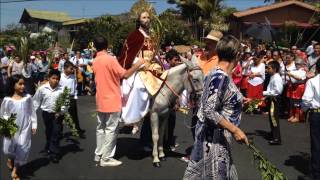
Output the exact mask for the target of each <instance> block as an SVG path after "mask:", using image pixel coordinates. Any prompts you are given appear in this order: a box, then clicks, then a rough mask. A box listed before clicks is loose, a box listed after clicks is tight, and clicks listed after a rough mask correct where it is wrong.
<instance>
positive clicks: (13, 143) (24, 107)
mask: <svg viewBox="0 0 320 180" xmlns="http://www.w3.org/2000/svg"><path fill="white" fill-rule="evenodd" d="M8 85H9V86H8V87H9V89H8V90H9V92H8V95H9V96H8V97H5V98H4V99H3V102H2V104H1V108H0V116H1V117H5V116H10V115H11V114H16V115H17V116H16V124H17V126H18V131H17V132H16V134H15V135H14V136H13V137H12V138H6V137H4V140H3V152H4V154H6V155H7V156H8V161H7V166H8V168H9V169H10V170H12V173H11V176H12V179H14V180H18V179H20V178H19V176H18V168H19V166H21V165H23V164H25V163H26V161H27V158H28V155H29V152H30V148H31V134H35V133H36V130H37V116H36V112H35V109H34V108H33V104H32V98H31V96H30V95H25V94H24V87H25V85H24V80H23V76H22V75H13V76H11V77H10V79H9V84H8Z"/></svg>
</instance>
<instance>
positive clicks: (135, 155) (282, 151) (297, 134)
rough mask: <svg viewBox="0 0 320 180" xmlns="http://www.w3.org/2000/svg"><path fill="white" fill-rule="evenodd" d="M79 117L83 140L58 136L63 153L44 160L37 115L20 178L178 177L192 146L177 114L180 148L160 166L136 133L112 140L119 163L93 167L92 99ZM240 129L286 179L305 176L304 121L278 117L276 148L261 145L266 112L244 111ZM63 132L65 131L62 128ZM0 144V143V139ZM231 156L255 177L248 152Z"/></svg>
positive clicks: (236, 148) (242, 175)
mask: <svg viewBox="0 0 320 180" xmlns="http://www.w3.org/2000/svg"><path fill="white" fill-rule="evenodd" d="M78 102H79V104H78V106H79V117H80V122H81V125H82V127H83V128H84V129H86V131H87V132H86V139H75V140H74V141H73V142H66V140H62V143H61V146H62V152H63V157H62V159H61V161H60V163H59V164H53V163H50V162H49V160H48V159H47V158H46V156H44V155H43V154H41V153H40V151H41V149H42V148H43V147H44V143H45V141H44V140H45V138H44V126H43V123H42V120H41V119H39V131H38V134H36V135H35V136H34V137H33V140H32V151H31V154H30V158H29V162H28V163H27V164H26V165H25V166H24V167H23V173H24V176H23V178H22V179H38V180H47V179H48V180H51V179H59V180H64V179H66V180H67V179H68V180H69V179H80V180H86V179H88V180H98V179H112V180H115V179H139V180H140V179H166V180H167V179H182V177H183V174H184V170H185V168H186V163H184V162H182V161H180V160H179V157H180V156H182V155H183V154H184V153H185V149H186V148H187V147H188V146H190V144H192V137H191V133H190V130H189V129H188V128H187V127H186V125H185V124H189V123H190V117H188V116H185V115H182V114H178V116H177V118H178V119H177V124H176V130H175V134H176V135H177V141H178V143H179V144H180V146H179V147H178V148H177V151H176V153H169V154H168V158H167V161H166V162H163V163H162V167H161V168H160V169H156V168H154V167H153V166H152V159H151V156H150V153H145V152H144V151H142V150H141V146H140V145H139V140H138V135H135V136H132V135H128V134H121V135H120V136H119V138H118V147H117V154H116V158H119V159H120V160H121V161H123V165H122V166H120V167H96V166H95V164H94V163H93V152H94V148H95V126H96V119H95V118H93V117H92V115H91V114H92V112H93V111H94V108H95V104H94V103H95V102H94V98H93V97H80V99H79V101H78ZM241 127H242V128H243V129H244V130H245V131H246V132H247V133H248V134H249V136H250V137H252V138H253V139H254V142H255V143H256V145H257V147H259V148H260V149H261V151H262V152H263V153H264V154H265V155H266V157H268V158H269V160H270V161H271V162H272V163H274V164H275V165H276V166H277V167H278V168H279V169H280V170H282V171H283V172H284V173H285V174H286V175H287V177H288V178H289V179H290V180H291V179H306V178H307V176H308V174H310V170H309V162H310V140H309V129H308V124H305V123H300V124H289V123H287V122H286V121H285V120H281V134H282V139H283V145H282V146H270V145H268V143H267V140H266V138H267V135H266V134H267V131H269V126H268V121H267V116H264V115H253V116H250V115H244V116H243V120H242V123H241ZM65 131H66V132H68V129H67V128H65ZM1 144H2V143H1ZM232 148H233V149H232V153H233V158H234V161H235V164H236V167H237V170H238V174H239V179H243V180H250V179H261V178H260V176H259V172H258V171H257V170H256V169H255V167H254V166H253V159H252V155H251V154H250V151H249V150H248V149H247V148H246V147H245V146H244V145H240V144H237V143H233V145H232ZM5 162H6V161H5V157H4V155H3V154H2V153H1V159H0V166H1V167H0V168H1V169H0V170H1V171H0V173H1V174H0V179H1V180H7V179H10V178H9V177H10V176H9V171H8V170H7V168H6V166H5Z"/></svg>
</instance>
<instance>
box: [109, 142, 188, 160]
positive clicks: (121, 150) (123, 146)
mask: <svg viewBox="0 0 320 180" xmlns="http://www.w3.org/2000/svg"><path fill="white" fill-rule="evenodd" d="M165 154H166V157H182V156H184V154H181V153H177V152H172V151H165ZM115 156H116V158H122V157H124V156H126V157H128V159H131V160H142V159H144V158H147V157H151V152H146V151H144V150H143V147H142V145H141V144H140V140H139V139H136V138H118V139H117V151H116V155H115Z"/></svg>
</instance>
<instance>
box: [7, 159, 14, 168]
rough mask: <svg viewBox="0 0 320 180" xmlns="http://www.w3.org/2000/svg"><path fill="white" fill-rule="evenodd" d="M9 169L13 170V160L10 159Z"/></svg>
mask: <svg viewBox="0 0 320 180" xmlns="http://www.w3.org/2000/svg"><path fill="white" fill-rule="evenodd" d="M7 167H8V168H9V170H10V171H12V170H13V160H11V159H8V161H7Z"/></svg>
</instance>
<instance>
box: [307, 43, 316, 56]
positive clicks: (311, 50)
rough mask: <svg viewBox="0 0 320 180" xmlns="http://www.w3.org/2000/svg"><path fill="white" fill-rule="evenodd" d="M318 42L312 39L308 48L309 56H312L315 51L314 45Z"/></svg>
mask: <svg viewBox="0 0 320 180" xmlns="http://www.w3.org/2000/svg"><path fill="white" fill-rule="evenodd" d="M317 43H318V42H317V41H314V40H313V41H311V44H310V45H309V46H308V47H307V49H306V53H307V55H308V56H310V55H311V54H312V53H313V46H314V45H315V44H317Z"/></svg>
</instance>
